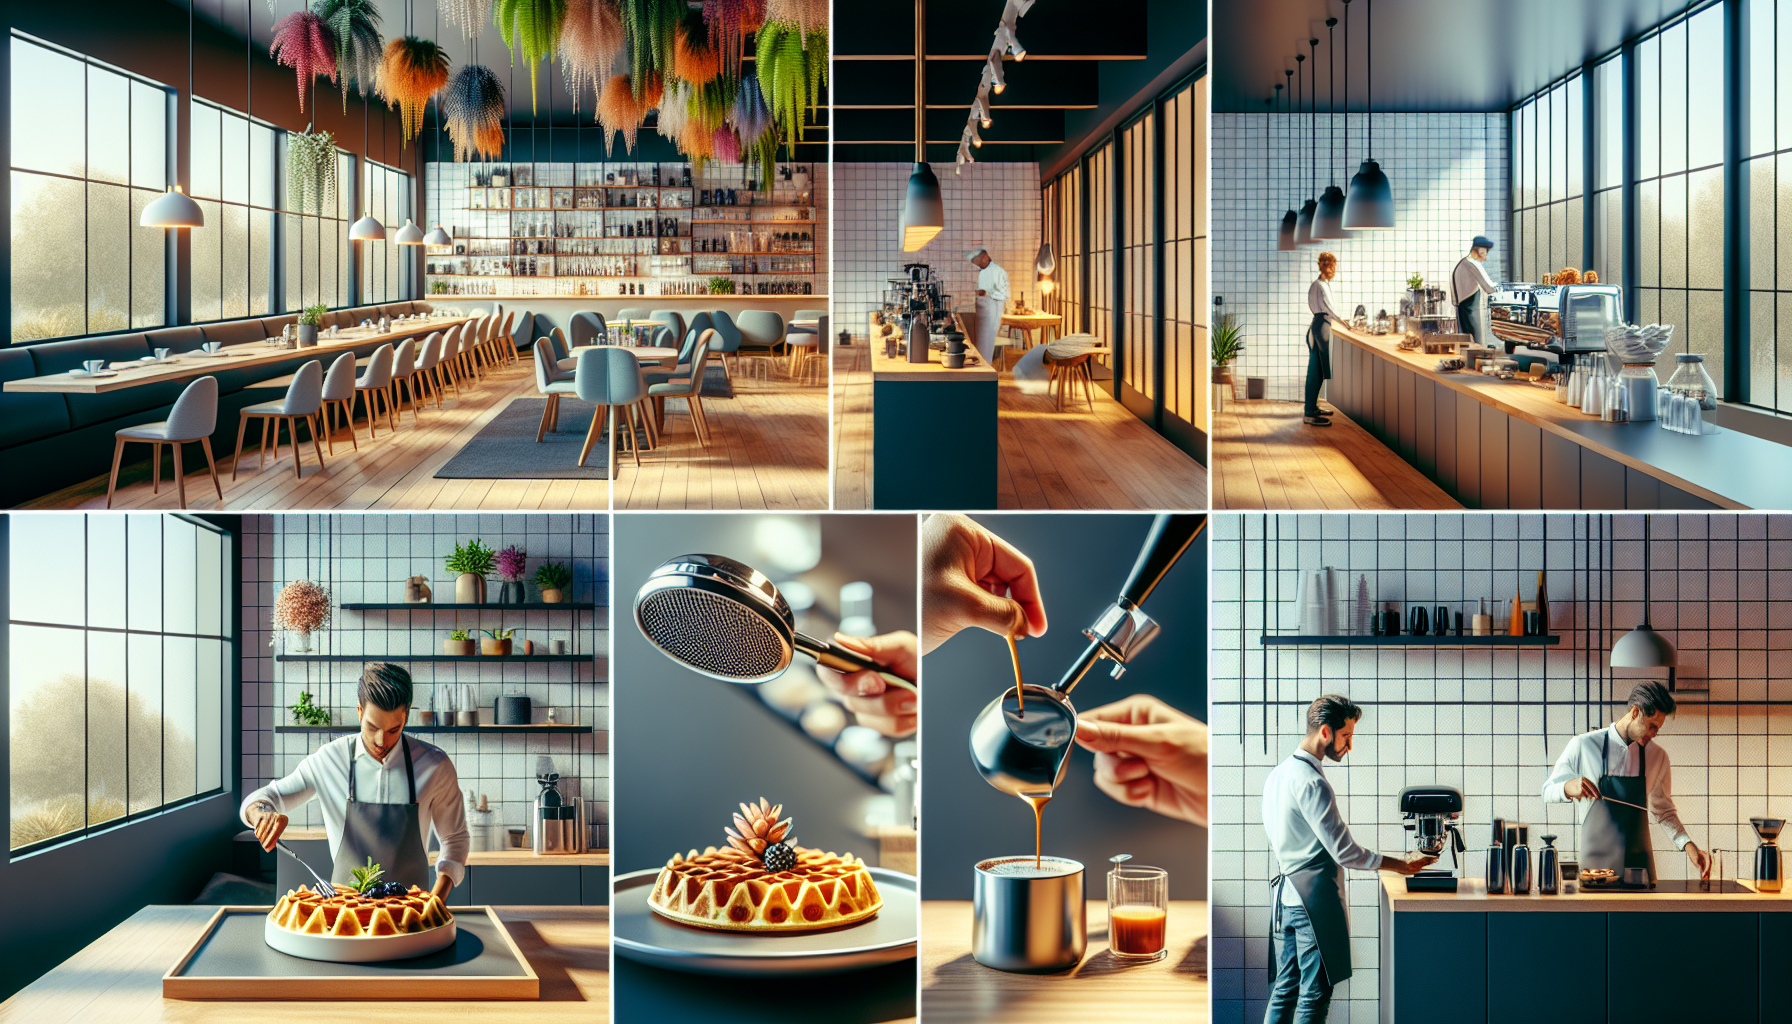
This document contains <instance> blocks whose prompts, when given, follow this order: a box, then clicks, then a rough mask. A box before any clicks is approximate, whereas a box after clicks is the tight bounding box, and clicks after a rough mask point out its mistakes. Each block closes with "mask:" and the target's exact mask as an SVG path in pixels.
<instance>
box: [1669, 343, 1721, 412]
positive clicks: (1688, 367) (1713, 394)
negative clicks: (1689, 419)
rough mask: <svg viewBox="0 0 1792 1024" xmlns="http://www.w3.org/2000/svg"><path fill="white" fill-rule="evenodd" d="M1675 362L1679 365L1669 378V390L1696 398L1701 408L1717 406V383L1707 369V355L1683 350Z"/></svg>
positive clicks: (1707, 408) (1708, 408)
mask: <svg viewBox="0 0 1792 1024" xmlns="http://www.w3.org/2000/svg"><path fill="white" fill-rule="evenodd" d="M1674 362H1675V363H1677V364H1678V365H1677V366H1675V368H1674V375H1673V376H1672V377H1670V378H1668V390H1669V391H1675V392H1678V393H1679V394H1682V395H1685V396H1687V397H1689V398H1692V399H1694V400H1696V401H1697V402H1698V403H1699V408H1701V409H1706V410H1710V409H1715V408H1717V384H1716V383H1715V382H1714V381H1712V379H1711V374H1709V373H1707V372H1706V370H1705V357H1704V356H1702V355H1699V354H1697V353H1694V352H1682V353H1680V354H1678V355H1676V356H1675V357H1674Z"/></svg>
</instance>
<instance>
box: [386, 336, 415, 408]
mask: <svg viewBox="0 0 1792 1024" xmlns="http://www.w3.org/2000/svg"><path fill="white" fill-rule="evenodd" d="M416 372H417V339H415V338H406V339H404V340H403V341H401V342H399V343H398V347H397V348H395V349H393V350H392V383H391V384H390V385H389V386H388V390H389V391H390V392H391V394H390V396H389V397H390V398H391V399H392V403H393V405H394V406H395V407H396V408H397V409H398V411H399V413H400V416H399V419H400V420H402V419H403V418H404V417H403V413H404V404H403V397H404V396H401V395H400V394H399V393H398V389H399V388H400V387H403V388H404V389H405V390H406V391H407V392H408V393H409V397H410V400H411V422H412V423H418V422H421V421H420V420H419V419H418V416H417V390H416V386H415V382H414V381H412V380H411V376H412V375H413V374H415V373H416Z"/></svg>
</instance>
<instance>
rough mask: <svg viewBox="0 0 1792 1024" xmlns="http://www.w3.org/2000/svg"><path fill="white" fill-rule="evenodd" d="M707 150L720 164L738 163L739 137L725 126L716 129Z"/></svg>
mask: <svg viewBox="0 0 1792 1024" xmlns="http://www.w3.org/2000/svg"><path fill="white" fill-rule="evenodd" d="M709 148H710V152H712V153H714V154H715V157H716V159H717V160H720V161H721V162H722V163H725V164H738V163H740V136H738V135H736V134H734V129H732V128H730V127H728V126H727V125H723V126H722V127H720V128H717V129H716V130H715V132H714V133H713V134H712V135H711V137H710V147H709Z"/></svg>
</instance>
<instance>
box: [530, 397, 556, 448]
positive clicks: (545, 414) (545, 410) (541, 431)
mask: <svg viewBox="0 0 1792 1024" xmlns="http://www.w3.org/2000/svg"><path fill="white" fill-rule="evenodd" d="M558 397H559V396H558V395H549V396H548V400H547V404H546V405H543V406H542V407H541V426H539V427H536V428H535V443H536V444H540V443H541V439H542V438H543V437H546V436H547V432H548V418H549V417H551V416H553V415H554V399H556V398H558Z"/></svg>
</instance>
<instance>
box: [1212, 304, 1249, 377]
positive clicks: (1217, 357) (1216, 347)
mask: <svg viewBox="0 0 1792 1024" xmlns="http://www.w3.org/2000/svg"><path fill="white" fill-rule="evenodd" d="M1212 349H1213V382H1214V383H1215V384H1224V385H1226V386H1228V387H1230V386H1232V361H1233V360H1235V359H1237V358H1238V356H1239V354H1240V353H1242V352H1243V351H1244V325H1243V324H1241V323H1239V321H1238V316H1237V314H1235V313H1227V314H1226V315H1225V316H1222V317H1220V318H1219V320H1218V321H1216V322H1215V323H1214V325H1213V343H1212Z"/></svg>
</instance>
